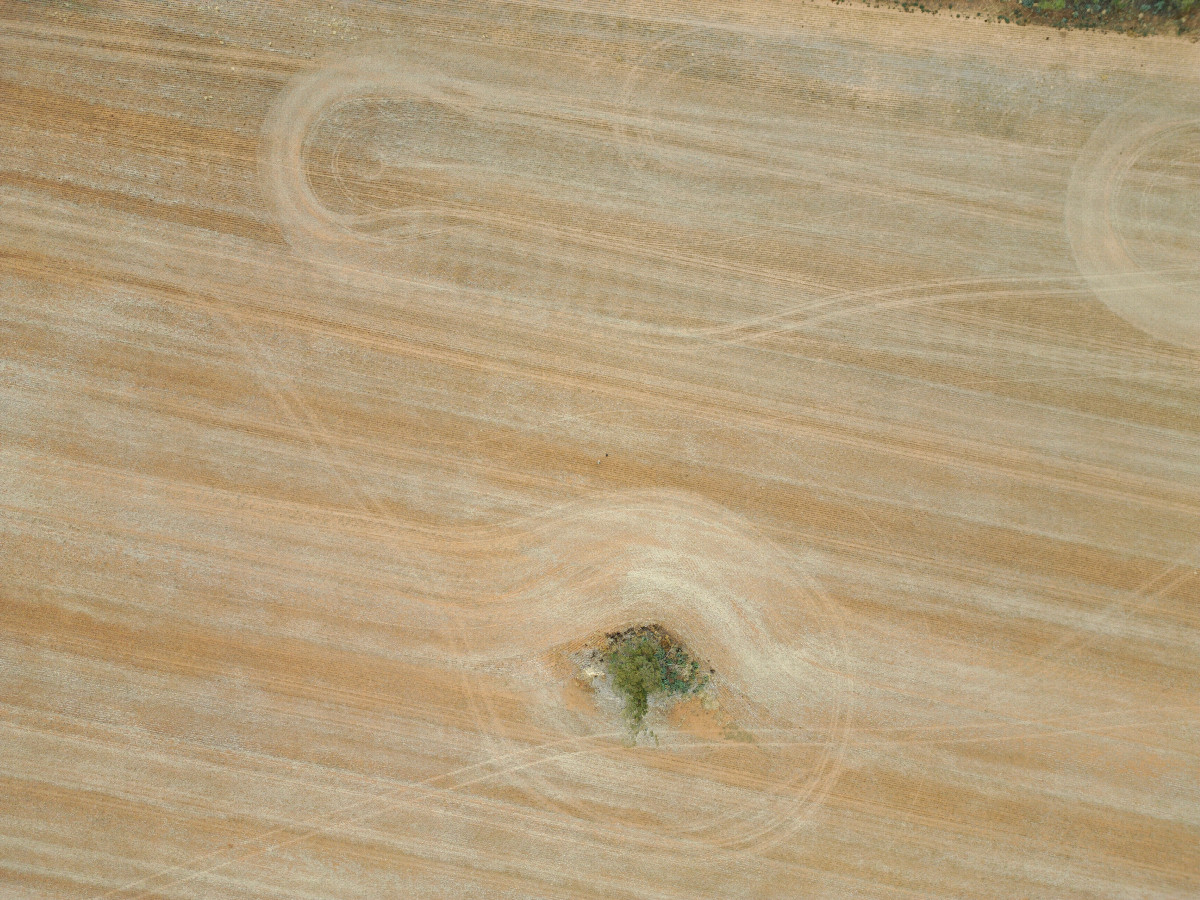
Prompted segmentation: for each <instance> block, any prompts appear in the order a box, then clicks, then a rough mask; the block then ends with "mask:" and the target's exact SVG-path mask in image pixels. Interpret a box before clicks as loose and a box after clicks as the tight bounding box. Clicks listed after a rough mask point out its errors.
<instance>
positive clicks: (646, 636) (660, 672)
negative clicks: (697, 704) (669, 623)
mask: <svg viewBox="0 0 1200 900" xmlns="http://www.w3.org/2000/svg"><path fill="white" fill-rule="evenodd" d="M604 662H605V665H606V667H607V668H608V673H609V674H610V675H611V676H612V679H613V687H614V688H615V689H616V691H617V693H619V694H621V696H623V697H624V698H625V716H626V718H628V719H629V726H630V728H632V729H633V730H634V731H635V732H636V731H637V730H638V729H639V728H640V727H641V724H642V719H644V718H645V716H646V712H647V711H648V710H649V708H650V706H649V705H650V697H652V696H653V695H654V694H659V693H665V694H668V695H671V694H675V695H685V694H690V693H693V692H695V691H697V690H699V689H700V688H702V687H704V685H705V684H706V683H707V681H708V677H707V676H706V675H701V673H700V663H699V662H697V661H696V660H695V659H692V657H691V656H690V655H689V654H688V652H687V651H686V650H684V649H683V647H681V646H679V645H678V644H677V643H675V641H674V640H672V639H671V637H670V635H668V634H667V633H666V632H665V631H663V630H662V629H661V628H656V627H654V626H647V627H643V628H635V629H630V630H629V631H624V632H621V633H620V634H613V635H609V641H608V649H607V651H606V653H605V654H604Z"/></svg>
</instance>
